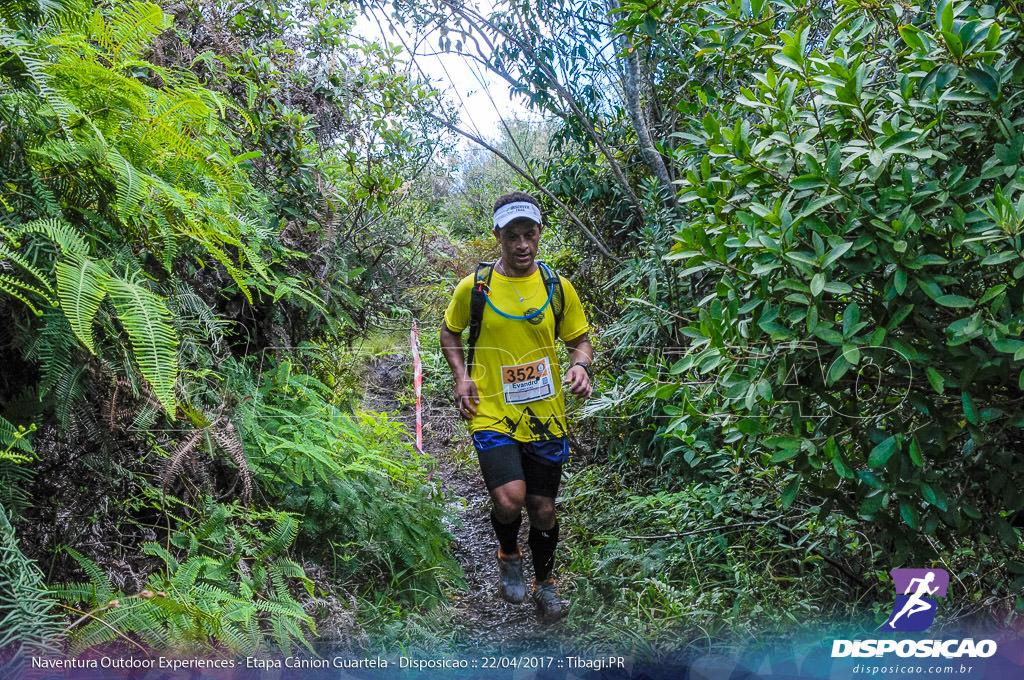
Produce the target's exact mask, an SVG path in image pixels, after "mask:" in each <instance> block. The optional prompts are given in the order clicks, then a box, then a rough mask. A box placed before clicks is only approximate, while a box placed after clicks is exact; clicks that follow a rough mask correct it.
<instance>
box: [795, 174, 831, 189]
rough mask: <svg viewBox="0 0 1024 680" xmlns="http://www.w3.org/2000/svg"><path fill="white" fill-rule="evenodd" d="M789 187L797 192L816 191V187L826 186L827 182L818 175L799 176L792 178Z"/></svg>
mask: <svg viewBox="0 0 1024 680" xmlns="http://www.w3.org/2000/svg"><path fill="white" fill-rule="evenodd" d="M789 185H790V186H791V187H793V188H794V189H796V190H797V191H801V190H803V189H817V188H818V187H824V186H828V182H826V181H825V180H824V179H822V178H821V177H819V176H818V175H801V176H800V177H796V178H794V179H793V180H792V181H791V182H790V183H789Z"/></svg>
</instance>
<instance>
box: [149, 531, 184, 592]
mask: <svg viewBox="0 0 1024 680" xmlns="http://www.w3.org/2000/svg"><path fill="white" fill-rule="evenodd" d="M142 552H143V553H145V554H146V555H152V556H153V557H159V558H160V559H161V560H163V562H164V564H165V565H166V566H167V571H168V572H173V571H175V570H176V569H177V568H178V561H177V560H176V559H174V556H173V555H171V553H169V552H167V549H166V548H164V547H163V546H162V545H160V544H159V543H156V542H154V541H146V542H145V543H143V544H142ZM157 590H159V588H157Z"/></svg>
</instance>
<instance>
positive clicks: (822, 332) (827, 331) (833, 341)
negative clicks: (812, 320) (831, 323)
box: [814, 324, 843, 345]
mask: <svg viewBox="0 0 1024 680" xmlns="http://www.w3.org/2000/svg"><path fill="white" fill-rule="evenodd" d="M814 334H815V335H816V336H818V337H819V338H821V339H822V340H824V341H825V342H827V343H828V344H830V345H841V344H843V336H842V335H840V334H839V331H836V330H833V329H831V328H826V327H824V326H822V325H821V324H818V326H816V327H815V329H814Z"/></svg>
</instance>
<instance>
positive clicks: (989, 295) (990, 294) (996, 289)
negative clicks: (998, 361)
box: [978, 283, 1016, 358]
mask: <svg viewBox="0 0 1024 680" xmlns="http://www.w3.org/2000/svg"><path fill="white" fill-rule="evenodd" d="M1004 290H1006V284H1005V283H1000V284H999V285H998V286H992V287H991V288H989V289H988V290H986V291H985V294H984V295H982V296H981V299H980V300H978V304H979V305H983V304H985V303H986V302H988V301H989V300H991V299H993V298H995V297H996V296H997V295H999V294H1000V293H1002V292H1003V291H1004ZM1015 358H1016V357H1015Z"/></svg>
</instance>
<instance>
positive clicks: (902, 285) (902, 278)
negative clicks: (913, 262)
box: [892, 269, 907, 295]
mask: <svg viewBox="0 0 1024 680" xmlns="http://www.w3.org/2000/svg"><path fill="white" fill-rule="evenodd" d="M892 287H893V288H894V289H896V292H897V293H898V294H899V295H903V291H905V290H906V289H907V270H906V269H897V270H896V273H895V274H893V278H892Z"/></svg>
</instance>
